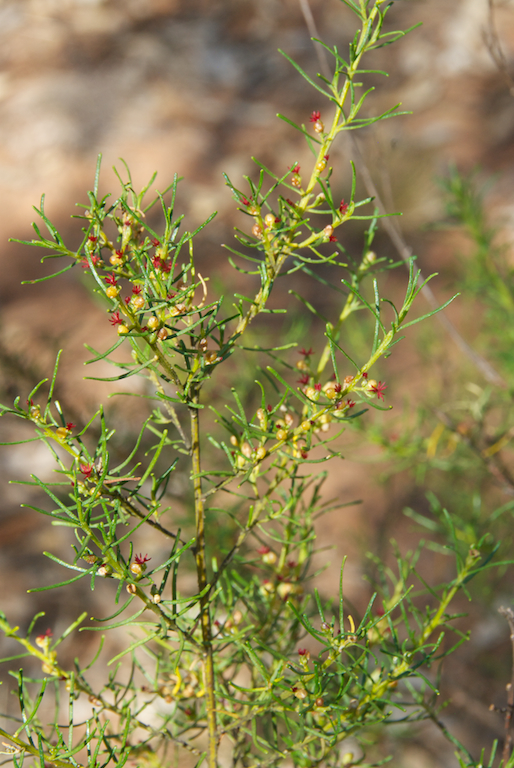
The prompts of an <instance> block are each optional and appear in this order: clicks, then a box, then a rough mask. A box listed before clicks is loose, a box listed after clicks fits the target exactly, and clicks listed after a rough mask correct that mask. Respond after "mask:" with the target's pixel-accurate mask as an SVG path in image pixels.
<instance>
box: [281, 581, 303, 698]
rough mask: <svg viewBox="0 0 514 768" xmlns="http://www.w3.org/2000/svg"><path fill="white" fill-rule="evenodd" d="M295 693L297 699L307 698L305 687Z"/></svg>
mask: <svg viewBox="0 0 514 768" xmlns="http://www.w3.org/2000/svg"><path fill="white" fill-rule="evenodd" d="M279 589H280V588H279ZM294 695H295V696H296V698H297V699H306V698H307V691H306V690H304V689H303V688H297V689H296V691H294Z"/></svg>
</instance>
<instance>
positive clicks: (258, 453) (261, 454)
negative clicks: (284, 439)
mask: <svg viewBox="0 0 514 768" xmlns="http://www.w3.org/2000/svg"><path fill="white" fill-rule="evenodd" d="M266 454H267V451H266V448H263V446H262V445H261V446H259V448H257V450H256V451H255V456H256V457H257V458H258V459H259V461H262V459H264V458H266Z"/></svg>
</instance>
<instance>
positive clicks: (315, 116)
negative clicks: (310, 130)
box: [309, 109, 321, 123]
mask: <svg viewBox="0 0 514 768" xmlns="http://www.w3.org/2000/svg"><path fill="white" fill-rule="evenodd" d="M320 117H321V114H320V112H319V111H318V110H316V109H314V110H313V111H312V112H311V116H310V117H309V121H310V122H311V123H317V122H318V120H319V119H320Z"/></svg>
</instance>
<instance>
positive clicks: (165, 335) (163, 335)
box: [157, 328, 169, 341]
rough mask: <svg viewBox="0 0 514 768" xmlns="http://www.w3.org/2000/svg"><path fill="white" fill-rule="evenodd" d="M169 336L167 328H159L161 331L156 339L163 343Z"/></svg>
mask: <svg viewBox="0 0 514 768" xmlns="http://www.w3.org/2000/svg"><path fill="white" fill-rule="evenodd" d="M168 336H169V331H168V329H167V328H161V330H160V331H159V332H158V334H157V338H158V339H159V341H164V340H165V339H167V338H168Z"/></svg>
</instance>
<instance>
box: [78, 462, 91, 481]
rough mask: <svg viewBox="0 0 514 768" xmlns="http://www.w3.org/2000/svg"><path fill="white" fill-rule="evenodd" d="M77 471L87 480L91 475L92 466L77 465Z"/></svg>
mask: <svg viewBox="0 0 514 768" xmlns="http://www.w3.org/2000/svg"><path fill="white" fill-rule="evenodd" d="M79 469H80V471H81V472H82V474H83V475H84V477H85V478H87V479H88V480H89V478H90V477H91V475H92V473H93V465H92V464H79Z"/></svg>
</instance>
